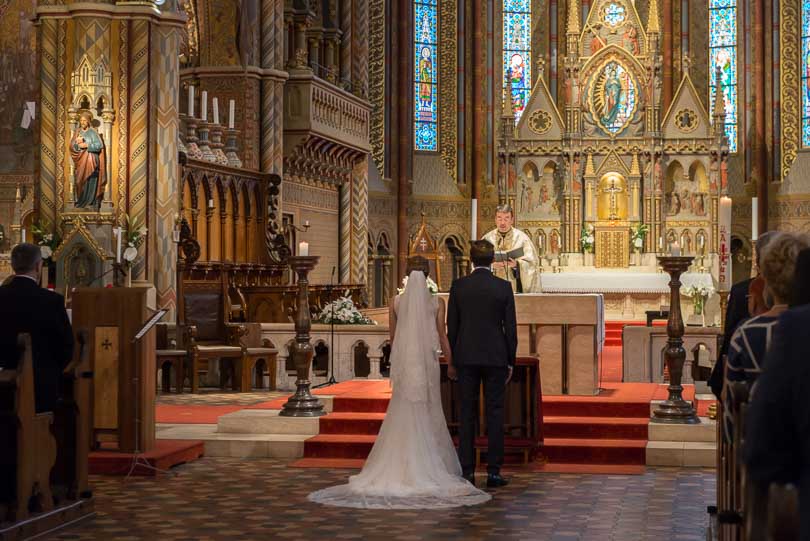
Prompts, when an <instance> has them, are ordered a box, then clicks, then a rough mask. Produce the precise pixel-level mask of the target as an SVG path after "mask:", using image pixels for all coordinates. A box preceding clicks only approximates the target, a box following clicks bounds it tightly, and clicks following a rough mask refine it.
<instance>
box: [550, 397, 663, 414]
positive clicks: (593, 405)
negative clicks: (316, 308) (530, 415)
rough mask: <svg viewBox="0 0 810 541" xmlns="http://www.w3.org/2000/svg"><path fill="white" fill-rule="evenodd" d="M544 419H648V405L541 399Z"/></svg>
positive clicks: (646, 403)
mask: <svg viewBox="0 0 810 541" xmlns="http://www.w3.org/2000/svg"><path fill="white" fill-rule="evenodd" d="M543 416H544V417H614V418H615V417H631V418H636V419H649V417H650V403H649V401H644V402H641V401H639V402H608V401H603V402H598V401H596V400H592V401H586V400H564V399H563V400H560V399H557V398H555V397H550V398H547V399H543Z"/></svg>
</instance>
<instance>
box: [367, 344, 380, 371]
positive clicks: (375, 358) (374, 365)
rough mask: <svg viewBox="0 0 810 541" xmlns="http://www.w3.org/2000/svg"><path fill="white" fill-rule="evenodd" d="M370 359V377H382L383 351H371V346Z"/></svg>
mask: <svg viewBox="0 0 810 541" xmlns="http://www.w3.org/2000/svg"><path fill="white" fill-rule="evenodd" d="M368 361H369V364H370V365H371V370H370V371H369V373H368V379H382V372H380V363H382V352H375V353H372V352H371V348H369V352H368Z"/></svg>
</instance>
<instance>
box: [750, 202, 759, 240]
mask: <svg viewBox="0 0 810 541" xmlns="http://www.w3.org/2000/svg"><path fill="white" fill-rule="evenodd" d="M758 213H759V200H758V199H757V198H756V197H752V198H751V240H757V238H759V215H758Z"/></svg>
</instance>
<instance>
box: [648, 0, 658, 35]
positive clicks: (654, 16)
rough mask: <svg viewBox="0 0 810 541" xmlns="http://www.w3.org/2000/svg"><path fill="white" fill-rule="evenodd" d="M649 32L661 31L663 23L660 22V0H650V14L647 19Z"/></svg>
mask: <svg viewBox="0 0 810 541" xmlns="http://www.w3.org/2000/svg"><path fill="white" fill-rule="evenodd" d="M647 33H648V34H660V33H661V25H660V24H659V23H658V0H650V15H649V18H648V19H647Z"/></svg>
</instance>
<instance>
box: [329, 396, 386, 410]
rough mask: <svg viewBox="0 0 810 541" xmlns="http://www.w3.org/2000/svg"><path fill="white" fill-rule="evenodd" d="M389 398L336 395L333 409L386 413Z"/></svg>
mask: <svg viewBox="0 0 810 541" xmlns="http://www.w3.org/2000/svg"><path fill="white" fill-rule="evenodd" d="M389 400H390V399H389V398H367V397H346V396H336V397H335V398H334V399H333V400H332V411H334V412H338V413H340V412H355V413H385V412H386V410H387V409H388V402H389Z"/></svg>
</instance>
